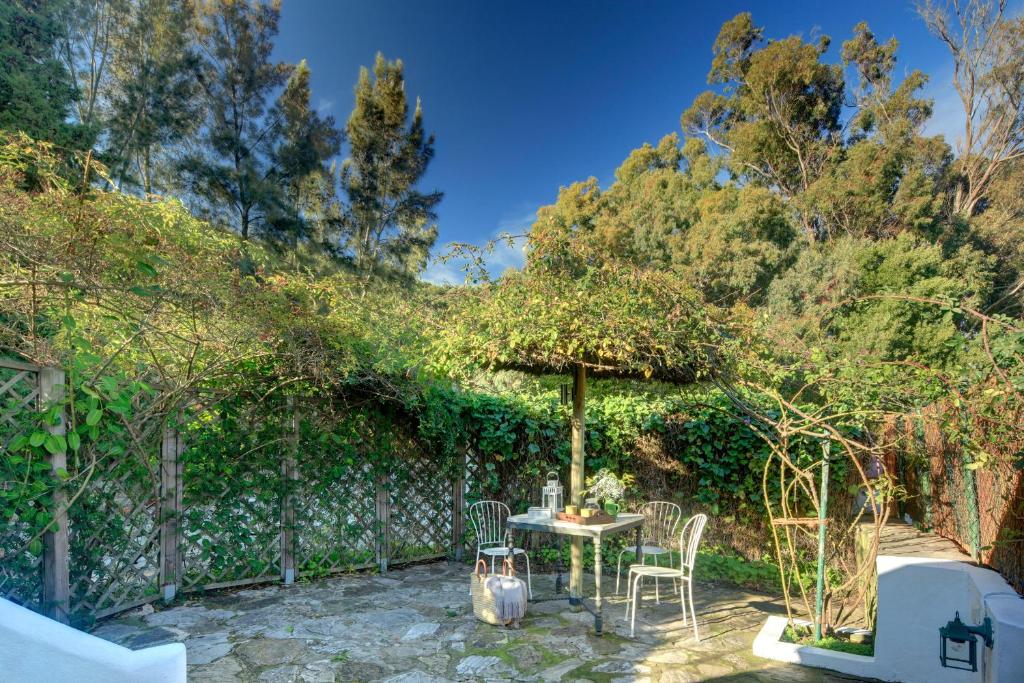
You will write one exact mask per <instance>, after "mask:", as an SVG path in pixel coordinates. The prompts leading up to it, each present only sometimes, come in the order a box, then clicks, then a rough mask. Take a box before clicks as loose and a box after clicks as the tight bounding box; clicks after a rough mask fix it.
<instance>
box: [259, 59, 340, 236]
mask: <svg viewBox="0 0 1024 683" xmlns="http://www.w3.org/2000/svg"><path fill="white" fill-rule="evenodd" d="M309 77H310V71H309V66H308V65H307V64H306V60H302V61H301V62H299V64H298V66H296V67H295V70H294V71H293V72H292V75H291V77H290V78H289V79H288V84H287V85H286V86H285V89H284V92H282V93H281V96H280V97H279V98H278V99H277V102H276V103H275V104H274V107H273V109H272V110H271V112H270V118H271V120H272V121H273V122H274V125H275V126H276V127H277V138H278V139H279V141H278V144H277V146H276V148H275V149H274V151H273V163H274V167H273V172H272V174H271V175H272V177H273V178H274V181H275V185H277V186H278V187H280V188H282V189H283V193H282V195H281V196H280V197H279V199H280V200H281V201H280V202H279V206H278V207H277V211H275V212H274V215H273V216H272V217H271V219H270V225H269V231H270V232H271V233H272V234H273V236H274V237H275V238H276V239H278V240H283V241H287V242H290V243H292V244H294V243H295V242H297V241H299V240H301V239H310V238H312V239H313V240H314V241H317V242H321V241H322V240H323V237H324V233H325V227H324V226H323V225H321V224H322V223H324V222H325V221H329V220H331V218H332V216H331V215H330V214H332V213H334V212H335V209H336V201H335V200H334V199H333V198H332V197H330V196H325V195H324V193H325V192H330V191H331V190H333V186H334V183H333V181H332V177H333V173H332V171H331V169H330V168H329V167H328V161H329V160H330V159H331V157H333V156H335V155H336V154H338V152H339V150H340V149H341V133H340V132H339V131H338V129H337V128H336V127H335V123H334V117H332V116H325V117H321V116H320V114H319V113H318V112H316V111H315V110H314V109H313V108H312V106H311V105H310V88H309ZM334 218H335V220H336V217H334Z"/></svg>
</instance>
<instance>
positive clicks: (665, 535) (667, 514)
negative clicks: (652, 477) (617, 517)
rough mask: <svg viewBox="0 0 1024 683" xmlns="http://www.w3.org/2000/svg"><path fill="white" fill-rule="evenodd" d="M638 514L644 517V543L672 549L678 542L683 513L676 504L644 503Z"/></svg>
mask: <svg viewBox="0 0 1024 683" xmlns="http://www.w3.org/2000/svg"><path fill="white" fill-rule="evenodd" d="M638 512H639V513H640V514H641V515H643V516H644V532H643V533H644V541H646V542H647V543H648V544H649V545H658V546H661V547H663V548H671V547H672V544H673V543H674V542H675V540H676V533H677V531H678V530H679V522H680V521H681V520H682V519H683V511H682V510H681V509H680V508H679V506H678V505H676V504H675V503H669V502H668V501H664V500H655V501H651V502H650V503H644V504H643V505H641V506H640V509H639V510H638Z"/></svg>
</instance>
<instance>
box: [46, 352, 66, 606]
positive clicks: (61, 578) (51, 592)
mask: <svg viewBox="0 0 1024 683" xmlns="http://www.w3.org/2000/svg"><path fill="white" fill-rule="evenodd" d="M63 400H64V371H63V370H61V369H60V368H41V369H40V370H39V402H40V407H41V408H42V409H44V410H46V409H48V408H50V407H52V406H53V405H54V404H56V403H60V402H62V401H63ZM65 429H66V427H65V422H64V411H63V410H61V413H60V417H59V419H58V420H57V424H53V425H47V430H48V431H49V432H50V433H51V434H56V435H58V436H63V435H64V433H65ZM49 461H50V469H51V471H52V472H53V473H54V477H56V476H57V474H56V473H57V471H58V470H66V469H67V464H68V458H67V453H66V452H64V451H62V452H60V453H57V454H56V455H54V454H50V455H49ZM52 513H53V522H52V524H51V526H50V527H49V529H48V530H47V531H46V533H44V534H43V605H42V606H43V610H44V612H45V614H46V615H47V616H49V617H50V618H51V619H55V620H57V621H59V622H61V623H64V624H66V623H68V621H69V615H70V612H71V589H70V582H71V578H70V557H69V552H70V548H69V542H68V510H67V495H66V494H65V492H64V488H63V484H60V485H58V487H57V488H56V489H55V490H54V492H53V508H52Z"/></svg>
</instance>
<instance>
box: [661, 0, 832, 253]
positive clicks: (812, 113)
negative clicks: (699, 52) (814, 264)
mask: <svg viewBox="0 0 1024 683" xmlns="http://www.w3.org/2000/svg"><path fill="white" fill-rule="evenodd" d="M829 44H830V41H829V39H828V38H827V37H825V36H822V37H820V38H819V39H818V40H817V41H816V42H814V43H807V42H805V41H803V40H802V39H801V38H799V37H797V36H790V37H788V38H784V39H782V40H775V41H770V42H766V41H765V38H764V31H763V29H761V28H759V27H757V26H755V25H754V23H753V19H752V17H751V15H750V14H749V13H746V12H744V13H742V14H739V15H737V16H736V17H734V18H733V19H731V20H730V21H728V22H726V23H725V24H724V25H723V26H722V29H721V31H720V32H719V34H718V37H717V39H716V40H715V43H714V47H713V53H714V59H713V60H712V65H711V70H710V72H709V73H708V82H709V83H710V84H712V85H715V86H717V87H718V90H716V91H712V90H709V91H706V92H704V93H703V94H701V95H699V96H698V97H697V98H696V100H694V102H693V105H692V106H691V107H690V108H689V109H688V110H687V111H685V112H684V113H683V115H682V117H681V123H682V127H683V130H684V131H685V132H686V133H687V134H688V135H691V136H695V137H703V138H705V139H706V140H707V141H708V142H710V143H711V144H713V145H714V146H715V147H717V148H719V149H721V150H723V151H725V152H727V154H728V156H727V160H726V162H725V163H726V168H728V169H729V171H730V172H731V173H733V174H734V175H735V176H737V177H742V178H744V179H746V180H747V181H749V182H753V183H757V184H762V185H765V186H767V187H770V188H772V189H774V190H776V191H778V192H779V193H781V194H782V196H783V197H785V198H787V199H792V198H794V197H796V196H798V195H799V194H800V193H801V192H804V191H806V190H807V189H808V188H809V187H810V186H811V184H812V183H813V182H814V181H815V179H817V178H818V177H819V175H820V174H821V173H822V171H823V169H824V168H825V166H826V165H827V163H828V162H829V160H830V159H831V157H832V156H833V154H834V153H835V150H836V148H837V147H839V146H840V145H841V144H842V137H841V135H840V132H841V122H840V113H841V108H842V103H843V94H844V88H845V84H844V80H843V73H842V69H841V67H839V66H838V65H834V64H826V63H824V62H823V61H822V57H823V55H824V54H825V52H826V51H827V50H828V48H829ZM801 219H802V223H803V226H804V230H805V233H806V234H807V237H808V238H809V239H812V240H813V239H814V238H815V237H816V236H817V234H816V230H815V227H814V225H813V221H812V217H811V216H810V214H809V213H807V212H801Z"/></svg>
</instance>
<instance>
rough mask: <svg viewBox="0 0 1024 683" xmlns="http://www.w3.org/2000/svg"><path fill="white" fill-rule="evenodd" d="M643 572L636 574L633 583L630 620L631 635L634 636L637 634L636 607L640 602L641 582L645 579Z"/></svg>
mask: <svg viewBox="0 0 1024 683" xmlns="http://www.w3.org/2000/svg"><path fill="white" fill-rule="evenodd" d="M643 578H644V577H643V575H642V574H637V575H636V580H635V581H634V583H633V616H632V618H631V619H630V622H629V637H630V638H632V637H634V636H635V635H636V608H637V606H638V604H639V603H640V583H641V581H642V580H643Z"/></svg>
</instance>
